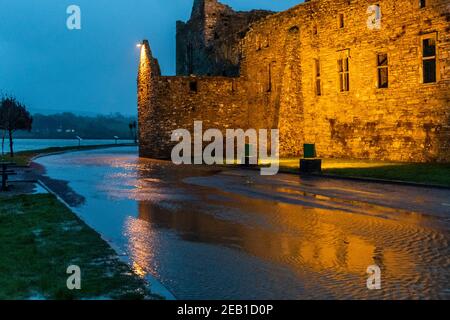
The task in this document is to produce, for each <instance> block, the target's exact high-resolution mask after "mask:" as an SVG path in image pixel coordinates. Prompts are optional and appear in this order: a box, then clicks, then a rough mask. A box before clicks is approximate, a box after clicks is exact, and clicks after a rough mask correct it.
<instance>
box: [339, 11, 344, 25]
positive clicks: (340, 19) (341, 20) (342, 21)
mask: <svg viewBox="0 0 450 320" xmlns="http://www.w3.org/2000/svg"><path fill="white" fill-rule="evenodd" d="M344 27H345V22H344V14H343V13H340V14H339V28H341V29H342V28H344Z"/></svg>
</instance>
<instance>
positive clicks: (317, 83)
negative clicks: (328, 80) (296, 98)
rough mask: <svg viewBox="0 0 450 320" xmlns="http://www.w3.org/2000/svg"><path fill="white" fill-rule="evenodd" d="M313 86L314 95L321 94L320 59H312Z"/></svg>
mask: <svg viewBox="0 0 450 320" xmlns="http://www.w3.org/2000/svg"><path fill="white" fill-rule="evenodd" d="M314 86H315V93H316V96H321V95H322V80H321V73H320V60H319V59H314Z"/></svg>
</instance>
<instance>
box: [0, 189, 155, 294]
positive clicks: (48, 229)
mask: <svg viewBox="0 0 450 320" xmlns="http://www.w3.org/2000/svg"><path fill="white" fill-rule="evenodd" d="M0 252H1V255H0V299H30V298H34V299H35V298H45V299H105V298H106V299H109V298H111V299H142V298H145V297H147V298H152V297H153V298H154V297H155V296H153V295H151V294H150V293H149V292H148V290H147V289H146V286H145V283H144V281H143V280H142V279H141V278H139V277H138V276H137V275H135V274H134V273H132V271H131V270H130V268H129V266H128V265H127V264H125V263H123V262H121V261H120V260H119V258H118V257H117V255H116V254H115V252H114V251H113V249H111V247H110V246H109V245H108V244H107V243H106V242H105V241H103V240H102V239H101V237H100V236H99V235H98V234H97V233H96V232H95V231H93V230H92V229H90V228H89V227H88V226H87V225H86V224H85V223H83V222H82V221H81V220H80V219H78V218H77V216H76V215H75V214H74V213H73V212H71V211H70V210H69V209H67V208H66V207H65V206H64V205H62V204H61V203H60V202H59V201H58V200H57V199H56V198H55V197H54V196H52V195H21V196H14V197H0ZM69 265H78V266H79V267H80V268H81V290H69V289H67V286H66V281H67V277H68V276H69V275H68V274H66V270H67V267H68V266H69Z"/></svg>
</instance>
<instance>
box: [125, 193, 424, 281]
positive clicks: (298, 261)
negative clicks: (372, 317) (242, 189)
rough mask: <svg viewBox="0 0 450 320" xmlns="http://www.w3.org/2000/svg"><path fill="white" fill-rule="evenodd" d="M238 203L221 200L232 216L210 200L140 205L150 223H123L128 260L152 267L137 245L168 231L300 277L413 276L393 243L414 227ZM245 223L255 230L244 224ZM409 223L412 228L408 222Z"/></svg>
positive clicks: (410, 263)
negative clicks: (306, 273) (308, 273)
mask: <svg viewBox="0 0 450 320" xmlns="http://www.w3.org/2000/svg"><path fill="white" fill-rule="evenodd" d="M239 200H240V198H239V197H238V196H236V198H234V199H227V200H224V201H226V204H227V205H228V206H230V203H234V204H235V207H234V209H233V207H231V208H230V207H229V208H227V209H226V210H224V211H222V208H223V207H222V206H221V205H225V203H221V201H220V200H217V201H213V203H211V201H210V207H209V209H210V210H209V211H208V212H204V211H203V210H200V209H197V208H195V205H193V204H192V203H190V205H189V206H186V207H184V206H183V205H182V204H180V206H178V207H172V208H170V209H163V208H162V207H160V206H157V205H153V204H152V203H150V202H140V203H139V219H140V220H143V221H146V222H148V224H147V223H145V224H141V225H139V222H138V221H133V224H129V226H130V227H129V228H128V232H129V233H130V235H131V237H130V249H131V250H132V253H133V259H135V260H136V261H137V262H138V264H139V265H140V266H142V267H143V268H144V269H146V268H151V266H150V265H149V264H151V259H152V252H151V248H150V249H147V248H145V245H144V244H143V243H142V244H141V243H139V242H141V241H155V237H153V238H152V237H151V234H153V233H154V232H155V231H154V230H155V229H158V228H164V229H166V228H167V229H170V230H176V233H177V234H178V235H179V236H180V237H181V238H183V239H184V240H187V241H194V242H202V243H212V244H219V245H223V246H227V247H231V248H235V249H238V250H243V251H245V252H247V253H249V254H250V255H252V256H256V257H259V258H262V259H266V260H269V261H272V262H278V263H283V264H288V265H289V266H290V267H291V268H292V269H293V270H294V271H299V272H300V271H301V270H303V269H304V268H307V269H309V270H313V271H316V272H319V273H321V272H324V273H327V274H328V275H331V274H332V273H328V272H327V271H333V272H335V273H336V275H338V274H339V273H340V272H342V273H343V274H345V273H351V274H354V275H356V276H359V275H360V276H361V277H362V278H364V277H366V269H367V267H368V266H369V265H372V264H377V265H379V266H380V267H381V268H382V269H383V270H384V271H386V273H387V275H388V276H389V277H405V276H407V275H408V274H409V273H411V272H413V271H414V265H415V259H418V257H415V256H414V255H415V254H416V252H417V253H420V250H419V251H415V250H414V249H412V250H410V251H407V250H404V248H403V247H401V246H400V245H401V244H399V242H398V241H396V240H395V239H396V238H407V237H409V234H410V233H411V232H412V231H413V230H414V228H412V229H411V230H407V229H404V228H402V227H401V223H399V222H397V221H394V220H389V219H384V218H380V217H376V216H370V215H361V214H348V213H345V212H342V211H330V210H325V209H318V208H307V207H300V206H296V205H291V204H285V203H275V202H267V201H261V200H255V199H253V200H250V199H246V201H245V202H242V201H239ZM238 207H239V208H241V209H238ZM368 211H370V209H368ZM247 220H248V221H255V220H256V221H259V223H257V224H254V223H253V224H247V223H246V221H247ZM408 223H411V224H413V226H414V222H413V221H409V222H408ZM144 226H145V227H144ZM361 230H364V232H361ZM142 232H143V233H145V234H143V235H142V234H140V233H142ZM363 234H364V236H363ZM150 238H151V239H150ZM149 239H150V240H149ZM133 242H136V243H133ZM402 245H405V246H406V245H407V244H406V243H403V244H402ZM409 245H410V244H409Z"/></svg>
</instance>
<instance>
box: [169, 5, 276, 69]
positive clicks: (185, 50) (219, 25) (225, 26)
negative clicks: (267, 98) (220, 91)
mask: <svg viewBox="0 0 450 320" xmlns="http://www.w3.org/2000/svg"><path fill="white" fill-rule="evenodd" d="M270 13H271V12H270V11H264V10H253V11H250V12H236V11H234V10H233V9H231V8H230V7H229V6H227V5H224V4H221V3H219V2H218V1H217V0H195V1H194V5H193V7H192V13H191V18H190V19H189V21H187V22H186V23H185V22H182V21H177V43H176V45H177V61H176V62H177V75H191V74H195V75H208V76H238V75H239V63H240V52H241V50H240V41H241V40H242V38H243V37H244V36H245V34H246V32H247V30H248V28H249V25H250V24H251V23H252V22H255V21H257V20H259V19H261V18H263V17H265V16H267V15H269V14H270Z"/></svg>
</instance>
